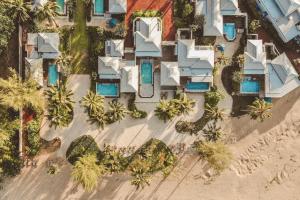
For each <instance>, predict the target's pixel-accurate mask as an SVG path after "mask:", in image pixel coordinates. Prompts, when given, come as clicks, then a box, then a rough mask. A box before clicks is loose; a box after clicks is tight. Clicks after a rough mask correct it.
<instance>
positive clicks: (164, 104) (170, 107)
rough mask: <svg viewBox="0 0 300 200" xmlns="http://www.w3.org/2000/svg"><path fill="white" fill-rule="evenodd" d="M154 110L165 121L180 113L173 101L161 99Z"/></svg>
mask: <svg viewBox="0 0 300 200" xmlns="http://www.w3.org/2000/svg"><path fill="white" fill-rule="evenodd" d="M154 112H155V115H156V116H157V117H158V118H159V119H160V120H163V121H164V122H167V120H170V119H173V118H174V117H175V116H176V115H177V114H178V111H177V110H176V108H175V107H174V104H173V103H172V102H171V101H166V100H160V101H159V104H158V105H157V106H156V108H155V111H154Z"/></svg>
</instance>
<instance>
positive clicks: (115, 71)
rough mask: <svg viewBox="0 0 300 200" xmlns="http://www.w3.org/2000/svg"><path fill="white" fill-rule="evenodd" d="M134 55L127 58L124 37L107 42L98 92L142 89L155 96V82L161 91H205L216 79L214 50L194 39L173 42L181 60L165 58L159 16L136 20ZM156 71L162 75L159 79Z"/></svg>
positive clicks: (114, 94) (110, 94)
mask: <svg viewBox="0 0 300 200" xmlns="http://www.w3.org/2000/svg"><path fill="white" fill-rule="evenodd" d="M133 32H134V34H133V37H134V50H133V54H134V56H133V57H134V59H133V60H126V59H125V56H124V40H109V41H106V43H105V46H106V47H105V52H106V55H105V56H104V57H99V62H98V74H99V81H98V83H97V92H98V94H101V95H104V96H107V97H118V96H120V93H138V95H139V97H140V98H152V97H153V96H154V93H155V91H154V84H159V86H158V87H160V90H161V91H164V90H165V91H168V90H172V91H175V90H177V89H180V90H184V91H186V92H205V91H208V90H209V89H210V86H212V81H213V73H212V71H213V68H214V50H213V48H212V47H209V46H196V45H195V40H193V39H184V40H182V39H178V41H177V42H176V43H175V44H176V45H175V46H173V51H172V52H173V53H174V55H173V56H174V57H176V58H177V61H173V60H172V61H171V60H170V61H168V60H165V59H164V61H162V57H163V52H162V48H163V45H162V22H161V19H160V18H158V17H138V18H136V19H135V20H134V21H133ZM156 74H158V76H160V79H159V80H158V81H157V82H155V80H154V79H155V77H156Z"/></svg>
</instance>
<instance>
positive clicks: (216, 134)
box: [203, 123, 222, 142]
mask: <svg viewBox="0 0 300 200" xmlns="http://www.w3.org/2000/svg"><path fill="white" fill-rule="evenodd" d="M203 135H204V137H205V138H206V140H207V141H210V142H216V141H217V140H219V139H220V138H221V137H222V132H221V128H220V127H218V128H217V124H216V123H212V124H208V125H207V129H204V130H203Z"/></svg>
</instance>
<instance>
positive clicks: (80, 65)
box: [70, 0, 89, 74]
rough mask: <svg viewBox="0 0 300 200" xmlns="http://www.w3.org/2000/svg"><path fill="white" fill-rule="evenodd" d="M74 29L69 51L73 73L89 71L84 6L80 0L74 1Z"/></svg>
mask: <svg viewBox="0 0 300 200" xmlns="http://www.w3.org/2000/svg"><path fill="white" fill-rule="evenodd" d="M74 15H75V16H74V22H75V29H74V32H73V33H72V34H71V38H70V43H71V49H70V53H71V55H72V56H73V58H74V59H73V62H72V66H73V73H76V74H86V73H89V67H88V49H89V37H88V33H87V29H86V8H85V4H84V2H83V1H82V0H77V1H76V12H75V13H74Z"/></svg>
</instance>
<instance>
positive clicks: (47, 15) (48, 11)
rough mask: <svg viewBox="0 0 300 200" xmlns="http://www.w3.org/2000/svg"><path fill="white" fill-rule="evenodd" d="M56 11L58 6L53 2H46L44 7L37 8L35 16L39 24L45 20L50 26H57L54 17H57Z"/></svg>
mask: <svg viewBox="0 0 300 200" xmlns="http://www.w3.org/2000/svg"><path fill="white" fill-rule="evenodd" d="M58 9H59V6H58V5H57V3H56V2H55V1H47V2H46V3H45V4H44V5H42V6H40V7H37V9H36V10H35V15H36V17H37V19H38V20H39V21H40V22H42V21H44V20H46V19H47V20H48V22H49V24H50V25H53V24H54V25H55V26H57V24H56V21H55V17H56V16H58V15H59V13H58V12H57V10H58Z"/></svg>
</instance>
